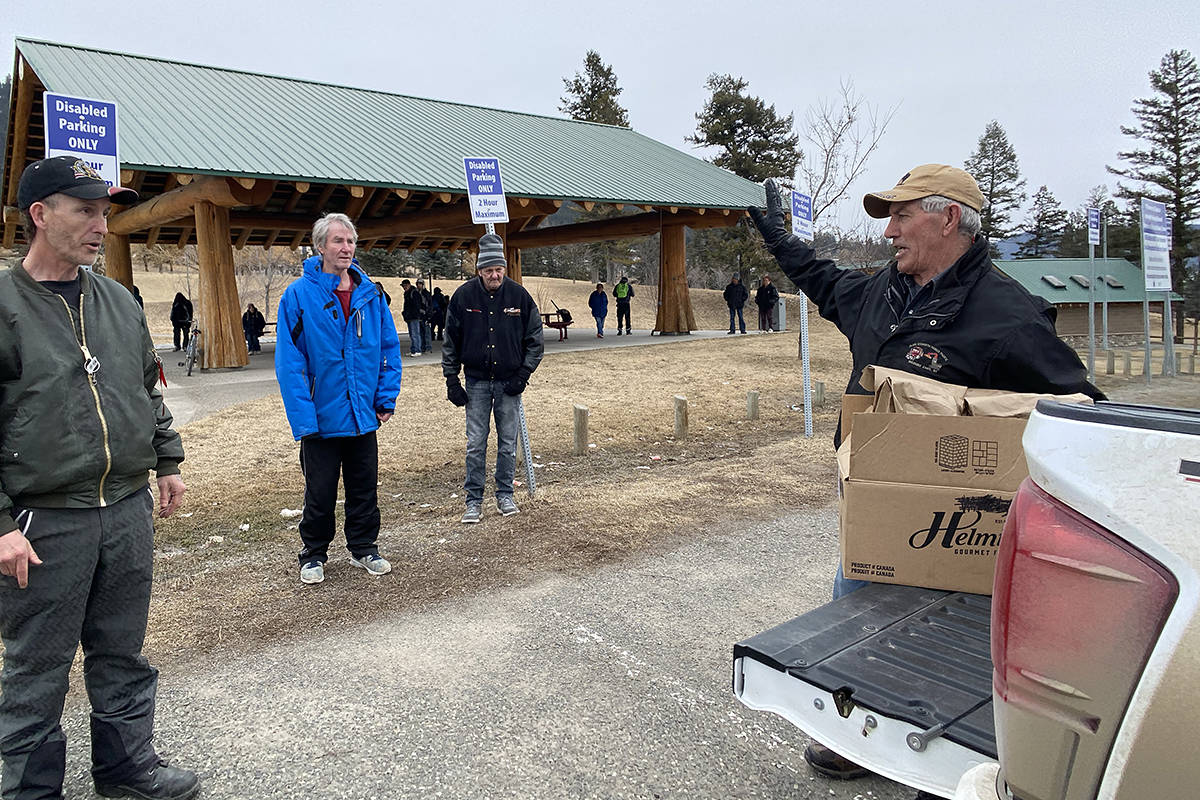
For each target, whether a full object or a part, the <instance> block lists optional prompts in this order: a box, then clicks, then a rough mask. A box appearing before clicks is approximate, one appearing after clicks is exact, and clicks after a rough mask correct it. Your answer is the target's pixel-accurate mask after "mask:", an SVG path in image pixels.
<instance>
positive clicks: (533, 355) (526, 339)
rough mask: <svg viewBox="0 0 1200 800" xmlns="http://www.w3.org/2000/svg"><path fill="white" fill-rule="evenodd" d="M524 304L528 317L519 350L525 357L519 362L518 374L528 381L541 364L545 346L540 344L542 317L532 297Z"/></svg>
mask: <svg viewBox="0 0 1200 800" xmlns="http://www.w3.org/2000/svg"><path fill="white" fill-rule="evenodd" d="M525 302H526V304H527V306H528V307H527V308H526V310H525V313H526V314H527V315H528V316H526V318H525V335H524V336H523V337H522V339H521V349H522V352H523V353H524V354H525V357H524V358H523V359H522V360H521V369H520V372H521V373H523V374H524V375H525V378H526V380H528V379H529V376H530V375H532V374H533V371H534V370H535V369H537V368H538V364H540V363H542V355H543V354H544V353H545V344H544V343H543V342H542V315H541V312H539V311H538V307H537V303H535V302H533V298H532V297H530V298H529V299H527V300H526V301H525Z"/></svg>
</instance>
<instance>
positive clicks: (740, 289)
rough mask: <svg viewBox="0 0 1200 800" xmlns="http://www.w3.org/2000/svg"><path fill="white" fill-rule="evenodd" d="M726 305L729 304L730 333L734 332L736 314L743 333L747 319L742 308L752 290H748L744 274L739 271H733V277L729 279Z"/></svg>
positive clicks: (726, 288)
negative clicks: (744, 282) (743, 278)
mask: <svg viewBox="0 0 1200 800" xmlns="http://www.w3.org/2000/svg"><path fill="white" fill-rule="evenodd" d="M724 297H725V305H727V306H729V333H734V332H735V331H734V330H733V323H734V315H737V325H738V327H739V328H741V331H742V333H745V332H746V319H745V317H743V316H742V309H743V308H744V307H745V305H746V301H747V300H749V299H750V292H748V291H746V287H745V286H743V285H742V276H741V275H739V274H738V273H736V272H735V273H733V277H732V278H731V279H730V280H729V285H728V286H726V287H725V293H724Z"/></svg>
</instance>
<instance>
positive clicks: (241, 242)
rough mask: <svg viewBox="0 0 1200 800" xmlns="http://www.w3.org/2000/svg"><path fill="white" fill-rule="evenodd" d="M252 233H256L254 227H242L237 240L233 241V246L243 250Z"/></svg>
mask: <svg viewBox="0 0 1200 800" xmlns="http://www.w3.org/2000/svg"><path fill="white" fill-rule="evenodd" d="M252 233H254V229H253V228H242V232H241V233H239V234H238V238H237V241H236V242H234V243H233V246H234V247H236V248H237V249H238V250H241V249H242V248H243V247H245V246H246V242H247V241H249V240H250V234H252Z"/></svg>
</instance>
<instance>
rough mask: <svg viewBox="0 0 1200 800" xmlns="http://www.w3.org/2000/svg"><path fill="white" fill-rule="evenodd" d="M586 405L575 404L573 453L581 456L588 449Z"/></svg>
mask: <svg viewBox="0 0 1200 800" xmlns="http://www.w3.org/2000/svg"><path fill="white" fill-rule="evenodd" d="M588 414H589V412H588V407H587V406H581V405H578V404H576V406H575V448H574V452H575V455H577V456H581V455H583V454H584V453H586V452H587V450H588Z"/></svg>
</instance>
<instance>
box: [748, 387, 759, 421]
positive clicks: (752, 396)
mask: <svg viewBox="0 0 1200 800" xmlns="http://www.w3.org/2000/svg"><path fill="white" fill-rule="evenodd" d="M746 419H758V392H746Z"/></svg>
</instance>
